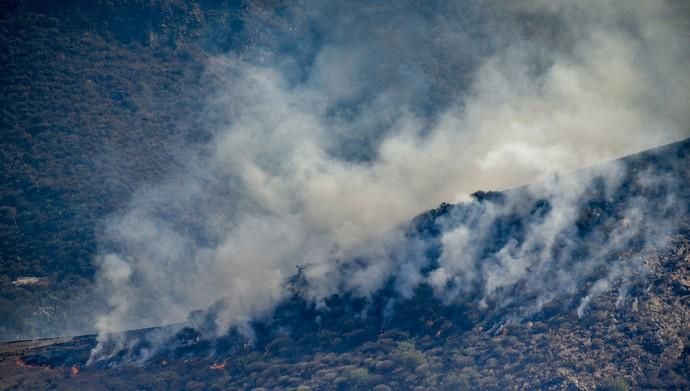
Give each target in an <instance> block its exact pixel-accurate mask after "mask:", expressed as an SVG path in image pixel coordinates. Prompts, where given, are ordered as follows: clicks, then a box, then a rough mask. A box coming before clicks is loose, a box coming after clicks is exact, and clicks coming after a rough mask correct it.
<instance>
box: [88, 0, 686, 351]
mask: <svg viewBox="0 0 690 391" xmlns="http://www.w3.org/2000/svg"><path fill="white" fill-rule="evenodd" d="M307 3H308V4H301V5H297V6H290V7H287V8H281V9H272V8H260V7H254V8H251V9H250V11H249V13H248V16H247V21H246V22H247V29H248V31H250V32H251V37H253V42H251V46H250V48H248V49H247V48H245V49H243V50H242V51H237V52H231V53H228V54H227V55H224V56H221V57H217V58H213V59H212V60H211V61H209V64H208V72H209V73H210V74H212V75H213V78H214V80H217V81H218V84H217V85H215V86H210V87H209V88H210V91H211V93H210V94H209V110H210V111H213V112H216V113H223V115H225V116H226V117H227V126H226V127H224V128H222V129H214V131H215V132H216V133H215V137H214V139H213V141H212V143H210V144H209V145H208V146H207V148H206V154H205V155H204V156H190V160H189V161H190V163H189V165H188V167H187V169H186V170H185V171H184V172H181V173H179V174H178V175H176V176H174V177H172V178H169V179H167V180H165V181H163V182H162V183H158V184H154V185H152V186H150V187H148V188H145V189H141V191H139V192H138V193H137V194H135V195H134V196H133V198H132V201H131V204H130V207H129V208H128V209H127V210H125V211H123V212H122V213H121V214H119V215H117V216H114V217H113V218H112V219H110V220H109V221H108V222H107V229H106V233H105V236H104V240H103V247H102V254H101V256H100V257H99V259H98V264H99V265H100V272H99V276H100V277H99V280H100V283H101V286H102V288H103V290H104V292H106V294H107V296H108V297H109V300H110V304H111V306H112V310H111V311H110V312H108V313H107V314H104V315H103V316H101V317H100V318H99V319H98V321H97V327H98V329H99V330H100V331H102V332H104V333H105V332H111V331H115V330H122V329H128V328H135V327H141V326H149V325H156V324H161V323H170V322H176V321H181V320H183V319H185V317H186V316H187V314H188V313H189V312H190V311H191V310H194V309H199V308H207V307H209V306H211V305H212V304H214V303H216V302H218V301H219V300H221V299H222V302H223V306H222V310H221V311H220V312H219V317H218V319H217V327H218V330H219V331H221V332H222V331H223V330H227V328H228V327H229V326H231V325H233V324H236V323H237V322H241V321H242V320H243V319H246V318H247V317H250V318H251V317H256V316H261V315H262V314H266V313H267V312H268V311H270V310H271V309H272V308H273V306H274V305H275V303H276V302H277V301H278V300H279V299H280V298H281V296H282V293H283V292H282V282H283V280H284V278H285V277H286V276H288V275H290V274H292V273H293V272H294V271H295V267H296V266H297V265H300V264H307V263H309V264H312V265H316V266H315V267H312V268H310V272H309V276H308V278H309V279H310V286H311V287H312V288H313V289H312V292H310V294H311V295H312V296H313V298H314V300H316V301H318V300H319V299H320V298H322V297H323V296H324V295H327V294H331V293H337V292H342V291H345V290H347V291H352V292H355V293H357V294H361V295H368V294H370V293H371V292H373V291H375V290H376V289H378V288H380V287H381V285H382V284H383V283H384V282H385V280H386V279H387V278H389V277H390V275H391V274H392V273H400V274H404V275H405V276H406V277H405V278H401V281H405V282H404V283H402V282H401V285H400V291H401V293H403V294H404V293H405V292H409V291H410V290H411V288H412V287H413V286H414V285H415V284H418V283H421V282H422V281H423V278H422V276H421V274H419V270H418V267H419V265H418V264H415V262H413V261H410V262H408V263H406V264H405V265H396V264H395V263H394V262H393V261H392V259H393V258H392V257H391V256H390V249H391V248H395V245H394V244H395V243H397V242H396V239H395V235H396V234H395V233H393V234H388V235H384V234H385V233H387V232H390V231H392V230H393V228H395V227H396V226H397V225H398V224H400V223H402V222H404V221H407V220H409V219H410V218H411V217H412V216H414V215H416V214H418V213H419V212H421V211H423V210H426V209H428V208H432V207H435V206H436V205H438V204H439V203H441V202H443V201H458V200H466V199H467V194H469V193H470V192H473V191H475V190H478V189H504V188H508V187H513V186H516V185H519V184H523V183H526V182H530V181H534V180H536V179H540V178H544V177H545V176H546V175H547V174H548V173H552V172H567V171H571V170H573V169H576V168H580V167H583V166H587V165H591V164H594V163H597V162H601V161H604V160H608V159H612V158H615V157H618V156H622V155H624V154H628V153H632V152H635V151H638V150H641V149H645V148H649V147H652V146H656V145H659V144H662V143H666V142H670V141H674V140H679V139H682V138H684V137H687V136H688V128H687V124H688V123H689V121H688V120H689V119H690V118H688V117H689V116H690V112H688V110H687V106H688V102H689V95H688V94H689V93H690V81H689V79H688V72H687V70H688V69H690V57H689V56H688V47H687V41H688V38H689V37H690V36H689V35H688V28H687V27H688V24H687V19H684V17H683V15H687V13H684V12H682V11H686V9H684V8H682V7H684V6H682V5H676V4H675V3H664V2H661V1H626V2H608V1H586V2H577V3H572V2H559V1H555V2H554V1H525V2H520V3H514V2H510V3H507V2H506V3H504V2H491V1H489V2H475V1H464V2H455V1H454V2H448V3H446V2H441V1H439V2H428V3H423V4H418V2H415V1H409V2H399V1H391V2H377V3H376V4H375V5H372V4H369V3H368V2H354V3H352V2H347V3H340V2H334V3H328V4H326V2H313V3H310V2H307ZM679 15H680V16H679ZM216 116H217V115H216ZM214 118H215V117H214ZM615 171H616V170H613V171H611V172H607V173H606V175H603V177H604V178H607V183H610V186H612V187H615V186H617V184H616V178H617V174H616V172H615ZM575 178H580V179H581V180H582V181H589V179H583V178H581V177H573V180H571V181H570V182H568V181H560V182H559V181H557V182H556V183H555V185H554V186H547V185H544V186H545V187H544V188H542V189H541V190H539V191H540V192H541V193H540V194H542V196H543V197H546V198H548V199H549V200H550V202H551V203H552V205H553V211H555V212H552V213H550V214H549V215H548V217H547V218H545V219H544V220H543V221H541V222H540V223H539V224H535V225H534V226H533V227H530V229H528V231H527V232H528V237H527V238H526V239H525V240H524V242H522V243H520V245H519V246H517V245H515V246H512V247H511V246H508V245H507V246H506V247H505V248H504V249H502V250H501V251H500V252H499V253H498V255H497V258H496V259H497V260H498V262H494V263H492V264H491V266H488V265H487V266H481V267H480V266H477V264H476V263H473V261H470V260H473V259H476V257H474V256H472V255H470V252H471V251H474V249H475V246H473V245H474V244H476V243H478V242H481V241H482V240H485V239H486V238H487V236H485V234H484V233H483V231H482V222H483V221H490V219H491V216H494V214H495V213H498V212H497V211H495V210H485V211H483V212H482V213H484V216H485V217H482V219H481V221H477V222H475V223H473V224H474V225H468V224H460V223H458V222H455V223H453V224H451V223H449V228H448V231H447V232H446V233H445V235H444V236H443V240H442V242H443V246H444V249H443V255H442V258H441V264H440V268H439V269H438V270H436V271H435V272H434V273H433V274H432V276H431V280H430V281H429V282H430V283H431V284H432V286H434V287H435V289H437V291H438V294H439V295H443V296H444V297H447V298H449V299H452V298H453V297H457V296H458V295H462V294H463V289H465V287H469V286H473V285H472V284H473V283H474V282H475V281H479V280H478V278H479V277H477V276H478V275H481V276H482V277H481V281H484V282H483V284H484V285H483V287H482V288H481V289H482V290H483V292H484V294H485V295H486V297H487V300H489V302H490V300H491V298H492V294H493V293H494V292H496V291H498V290H500V288H501V287H504V286H507V285H510V284H512V283H513V282H514V281H516V280H517V279H521V278H524V277H525V276H527V274H528V273H530V272H531V271H532V270H535V269H539V268H540V267H542V265H544V263H546V262H549V254H550V253H549V251H551V250H552V249H553V243H555V242H556V241H557V240H558V237H559V236H558V235H560V234H562V232H563V230H564V229H565V228H567V227H568V226H569V224H572V222H573V221H574V218H575V210H576V208H578V205H580V201H581V199H582V194H581V192H582V191H583V190H584V189H585V188H586V187H585V186H583V183H578V182H577V180H576V179H575ZM511 202H520V201H519V200H514V201H511ZM626 210H627V211H628V212H629V213H630V215H629V216H628V220H629V221H630V224H631V226H635V227H637V228H639V230H636V231H635V232H634V233H628V232H626V231H625V230H621V231H620V232H619V231H616V233H615V235H614V237H613V238H612V239H611V238H610V239H611V241H607V242H606V243H610V244H611V246H615V245H616V243H618V242H616V240H620V243H624V242H625V240H627V239H626V238H627V236H626V235H629V234H630V235H634V234H640V232H642V231H644V230H645V229H646V228H644V227H643V226H641V225H640V223H641V222H644V221H646V218H647V216H646V215H645V211H646V210H648V208H647V209H644V208H641V207H638V206H635V205H630V207H629V208H628V209H626ZM487 216H488V217H487ZM640 230H641V231H640ZM619 236H620V237H619ZM372 238H383V239H382V241H383V243H384V244H380V245H372V244H371V242H372V241H369V239H372ZM386 241H388V242H386ZM386 243H388V245H386ZM611 250H612V248H607V249H602V250H601V251H602V252H606V251H611ZM400 251H408V252H410V251H411V252H412V254H414V251H415V250H414V249H409V248H406V249H404V250H403V249H400ZM361 252H365V253H366V254H367V257H368V258H369V259H373V260H377V259H380V262H369V263H368V264H367V266H366V267H365V268H361V269H355V270H354V271H353V272H352V273H351V274H349V275H348V276H347V277H348V278H347V279H346V280H343V278H342V276H341V277H334V270H335V269H334V268H335V260H339V261H343V260H345V259H349V258H350V257H351V256H352V255H353V254H355V255H356V254H358V253H361ZM405 257H406V259H411V258H412V259H413V258H414V257H411V255H410V254H406V255H405ZM603 258H605V257H603V256H602V257H596V258H594V259H597V260H601V259H603ZM587 267H592V265H582V266H581V268H579V269H578V270H570V269H568V268H564V269H563V273H564V274H563V275H561V276H559V277H558V278H557V279H553V280H551V283H552V284H553V287H554V289H555V288H556V287H558V288H559V289H565V290H569V289H571V290H574V289H576V287H570V286H568V285H567V283H568V282H569V281H571V282H573V283H576V282H577V281H579V280H578V279H569V278H568V274H567V273H569V272H571V271H572V272H573V273H576V272H577V273H585V271H583V270H584V269H582V268H587ZM612 273H613V272H612ZM534 276H535V278H536V277H543V276H544V275H543V274H539V273H535V274H534ZM602 281H609V279H603V280H602ZM563 284H565V285H563ZM601 284H605V283H604V282H602V283H601ZM542 286H543V285H542ZM603 288H604V286H603V285H601V286H599V287H598V288H596V289H600V290H601V289H603ZM539 297H541V299H540V300H548V295H547V296H543V295H541V296H539ZM537 304H538V303H537ZM585 304H586V303H585ZM103 338H105V337H103Z"/></svg>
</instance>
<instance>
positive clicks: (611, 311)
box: [0, 140, 690, 390]
mask: <svg viewBox="0 0 690 391" xmlns="http://www.w3.org/2000/svg"><path fill="white" fill-rule="evenodd" d="M689 155H690V140H686V141H684V142H681V143H676V144H673V145H669V146H666V147H662V148H658V149H656V150H652V151H648V152H645V153H641V154H639V155H635V156H631V157H628V158H626V159H624V160H623V161H622V163H624V164H625V172H624V174H623V179H622V183H623V184H622V185H621V186H620V188H619V189H620V190H619V191H618V192H616V193H615V194H610V195H608V196H605V192H604V193H602V192H600V191H597V190H596V186H595V187H594V188H592V189H591V192H590V193H589V196H588V200H589V201H588V202H587V203H586V206H585V207H583V208H582V209H581V210H580V211H579V212H578V213H579V216H580V217H579V219H578V222H577V224H576V225H577V227H576V228H577V232H579V233H578V234H577V235H580V236H581V237H582V239H583V241H582V244H583V245H584V244H585V243H588V242H591V241H593V240H596V239H595V236H592V235H594V234H593V233H594V232H598V234H606V233H607V232H612V231H613V230H615V228H616V226H620V225H621V224H626V223H625V221H624V220H621V218H622V217H621V216H620V215H619V213H620V210H621V207H620V205H622V204H625V203H626V202H627V200H630V199H636V198H637V197H643V198H645V199H647V200H648V201H652V202H656V201H658V202H662V200H663V198H664V194H665V193H666V192H667V191H670V189H664V188H661V187H658V186H655V187H649V186H647V185H645V184H644V182H640V181H639V180H637V178H638V177H639V176H640V175H641V173H643V172H650V171H651V172H654V173H655V175H662V176H667V177H669V178H674V181H673V183H676V184H678V186H677V187H675V188H673V192H674V194H675V197H677V198H678V199H679V200H680V201H681V202H680V203H678V205H680V206H681V207H680V208H676V209H675V210H674V215H672V216H663V217H664V219H665V220H668V221H672V222H673V223H674V224H673V225H672V227H673V229H671V230H668V231H664V232H663V233H662V236H663V240H662V241H660V242H658V243H659V244H655V245H654V246H653V247H645V246H642V245H640V246H638V245H636V244H635V243H636V241H638V240H641V239H640V238H637V239H633V241H632V242H630V243H627V244H626V246H625V248H624V249H622V251H620V252H617V253H615V254H611V258H610V259H609V261H608V263H607V264H606V265H605V266H604V267H606V268H615V267H616V265H618V264H620V263H622V262H625V259H627V258H634V257H635V256H640V257H641V259H642V260H643V265H644V267H643V268H641V269H636V271H634V272H633V273H632V274H631V275H629V276H628V277H627V279H626V280H625V281H624V282H625V285H626V287H627V288H626V289H625V290H622V289H620V288H621V287H620V286H617V284H620V283H621V281H618V282H615V281H612V282H611V285H610V286H606V287H604V288H603V289H601V290H600V291H599V294H598V295H596V296H593V297H592V298H591V300H589V301H588V302H587V303H588V305H587V306H586V308H585V309H584V310H582V309H581V308H580V307H581V304H582V299H583V298H584V297H585V296H586V295H588V292H592V288H593V285H594V284H595V283H596V282H597V281H598V279H599V278H600V276H601V275H605V274H606V272H605V271H604V270H594V271H592V274H591V275H589V276H588V277H587V278H588V281H589V282H586V283H585V284H584V285H583V286H581V287H579V288H578V290H577V292H576V293H574V294H573V295H563V296H557V297H556V298H555V299H554V300H552V301H550V302H548V303H546V304H544V305H543V306H541V307H539V308H537V309H536V310H531V311H527V312H523V311H522V310H519V311H518V309H520V308H522V306H523V305H525V303H527V304H528V303H530V302H531V300H532V295H533V294H534V292H531V290H530V286H529V285H528V284H520V283H518V284H516V285H514V286H512V287H511V288H510V289H509V291H508V292H505V294H506V295H508V296H510V297H511V298H513V299H514V300H513V301H510V302H508V304H507V305H502V304H501V303H503V297H504V296H503V294H502V293H499V294H498V295H497V296H492V300H493V302H490V303H488V305H487V304H486V303H482V302H481V299H482V297H481V295H479V294H467V295H465V296H461V297H459V298H457V299H456V300H454V301H452V302H443V301H441V300H439V299H438V298H437V296H436V295H434V292H433V290H432V288H431V287H430V286H429V285H425V284H422V285H420V286H419V287H418V288H416V289H415V291H414V293H413V295H412V296H411V297H409V298H404V297H400V296H399V295H398V294H397V293H396V292H395V290H394V289H393V288H392V286H393V285H394V284H395V282H394V281H393V280H391V284H390V285H389V286H391V288H390V289H388V288H386V289H383V290H382V291H380V292H378V293H376V294H375V295H374V296H372V297H371V298H369V299H362V298H357V297H356V296H349V295H345V296H343V295H334V296H331V297H330V298H329V299H328V300H327V302H326V307H318V306H315V305H314V304H313V303H310V301H309V300H306V299H305V298H304V297H303V296H302V293H301V292H302V291H301V289H302V287H303V286H304V284H306V283H307V282H306V281H305V280H304V279H303V278H302V277H301V276H302V274H303V273H304V272H305V269H308V268H309V266H308V265H305V266H304V267H303V268H300V270H299V271H298V273H296V274H295V276H294V277H293V278H292V279H290V280H289V281H288V282H287V285H286V289H289V290H290V291H291V292H293V293H292V295H291V296H289V297H288V298H287V299H286V300H285V301H284V302H283V303H282V304H280V305H279V306H278V308H277V309H276V310H275V312H274V314H273V315H272V316H270V317H269V318H268V319H264V320H256V321H254V322H251V323H250V324H248V325H246V326H241V327H238V328H235V329H233V330H232V331H231V332H230V333H229V334H227V335H225V336H221V337H215V336H213V332H212V327H213V326H212V325H210V324H209V323H208V322H211V315H212V313H213V311H214V310H213V308H212V309H210V310H208V311H205V312H199V313H195V314H192V316H191V317H190V320H189V321H188V322H187V323H186V324H184V325H171V326H168V327H164V328H155V329H147V330H140V331H134V332H129V333H124V334H120V335H118V336H114V337H113V338H111V339H110V341H111V342H109V343H111V344H115V345H112V346H110V347H109V348H108V347H106V349H110V353H111V354H109V355H107V356H104V357H100V358H98V357H96V359H94V357H92V356H91V353H92V350H93V349H94V348H95V346H96V338H95V337H94V336H86V337H79V338H74V339H68V340H65V339H61V340H54V341H45V342H42V341H37V342H35V343H34V344H33V345H32V344H30V343H10V344H5V345H4V346H3V353H2V362H0V368H1V369H0V371H2V372H0V373H2V377H1V378H2V382H3V383H2V386H3V387H4V388H8V389H30V388H48V387H56V388H58V389H61V388H64V389H73V388H75V387H96V385H97V384H98V385H99V387H100V385H103V386H104V387H105V388H107V389H142V388H143V389H170V388H175V389H178V388H179V389H183V388H184V389H207V388H210V389H238V390H239V389H253V388H256V389H261V388H262V387H263V388H265V389H296V388H297V389H299V387H302V388H301V389H325V390H329V389H376V390H388V389H449V390H456V389H583V390H592V389H595V388H598V389H627V387H629V386H632V387H634V388H643V389H686V388H688V387H690V384H689V383H688V378H690V377H689V376H688V375H689V374H690V355H689V353H690V329H689V328H688V324H690V323H689V322H690V306H689V303H688V300H689V299H690V280H688V276H690V219H689V218H688V214H687V210H688V209H687V205H688V201H689V200H690V188H689V187H688V180H687V179H688V176H689V175H690V166H688V162H690V159H688V158H689V157H690V156H689ZM619 163H620V162H619ZM611 164H613V163H609V165H611ZM602 167H606V165H604V166H601V167H598V168H594V169H590V170H584V171H581V172H577V173H573V174H570V175H571V176H577V175H587V172H588V171H594V172H597V171H601V169H602ZM528 188H529V186H528V187H526V188H520V189H514V190H510V191H507V192H504V193H495V192H490V193H483V192H480V193H476V194H475V195H474V201H471V202H468V203H464V204H457V205H448V204H445V205H442V206H441V207H440V208H438V209H436V210H433V211H430V212H428V213H425V214H423V215H421V216H419V217H417V218H416V219H415V220H414V221H413V222H412V223H410V225H409V227H407V228H405V231H406V237H407V238H408V240H414V239H415V238H420V237H422V238H424V240H425V241H426V242H427V243H431V245H430V246H429V247H428V248H427V252H428V254H429V259H430V260H431V262H430V264H429V267H428V269H427V270H426V271H425V273H427V274H429V273H432V272H433V270H434V269H436V268H438V265H437V264H435V262H434V260H438V250H435V249H434V248H435V247H436V246H437V245H438V242H436V243H437V244H436V245H434V244H433V243H435V240H436V239H438V238H440V236H441V234H442V233H443V232H444V231H445V230H448V229H449V228H448V225H447V223H445V222H444V221H445V219H447V218H448V217H449V216H452V215H467V214H468V211H470V210H471V209H472V208H476V207H477V205H486V204H487V203H488V204H491V203H494V204H500V203H502V202H505V200H506V199H509V198H510V197H515V196H516V194H520V193H521V192H525V191H526V189H528ZM520 197H523V196H520ZM531 202H532V203H533V205H534V208H532V210H531V211H530V210H527V211H525V210H522V211H518V210H516V211H514V213H513V214H511V216H512V217H511V218H510V219H509V221H506V220H503V221H498V220H496V221H495V224H498V225H496V228H497V229H498V228H500V227H501V226H502V227H503V228H501V229H500V230H499V231H496V232H497V234H496V236H495V241H496V242H500V241H503V240H507V239H508V238H519V237H520V235H521V233H520V231H521V229H522V228H520V227H522V226H524V225H526V224H528V220H530V219H534V218H537V217H535V216H538V215H539V213H536V212H535V211H539V210H540V208H543V207H544V204H543V201H541V202H540V200H532V201H531ZM683 205H684V206H685V207H683ZM535 213H536V214H535ZM547 213H548V212H547ZM612 223H613V225H612ZM505 224H508V225H505ZM659 229H661V227H659ZM486 245H487V246H489V247H491V246H494V247H495V243H486ZM487 251H491V250H487ZM583 251H585V253H583V254H581V256H580V257H574V258H570V259H569V261H571V262H574V263H575V264H574V265H565V264H564V265H561V266H560V267H561V268H565V269H567V268H569V267H576V266H577V264H578V263H585V262H586V261H587V258H588V256H593V255H592V254H589V255H588V254H587V253H586V250H583ZM487 259H489V258H487ZM401 261H402V259H401ZM364 262H365V261H364ZM485 262H488V260H485ZM344 267H346V266H344ZM342 272H343V273H347V270H345V269H343V271H342ZM526 280H527V278H526ZM623 291H624V292H625V295H624V296H621V292H623ZM500 304H501V305H500ZM247 326H249V330H250V332H249V331H247V330H248V328H247ZM607 387H608V388H607Z"/></svg>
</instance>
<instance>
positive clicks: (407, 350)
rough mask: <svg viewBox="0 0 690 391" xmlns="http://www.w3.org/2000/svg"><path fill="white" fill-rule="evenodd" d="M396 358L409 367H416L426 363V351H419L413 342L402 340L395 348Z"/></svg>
mask: <svg viewBox="0 0 690 391" xmlns="http://www.w3.org/2000/svg"><path fill="white" fill-rule="evenodd" d="M394 358H395V360H396V361H398V362H399V363H400V364H401V365H403V366H405V367H407V368H408V369H415V368H417V367H419V366H421V365H424V364H426V357H424V353H422V352H420V351H418V350H417V349H416V348H415V346H414V344H413V343H411V342H400V343H399V344H398V348H397V349H396V350H395V353H394Z"/></svg>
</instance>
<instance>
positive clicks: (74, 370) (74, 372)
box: [70, 365, 79, 376]
mask: <svg viewBox="0 0 690 391" xmlns="http://www.w3.org/2000/svg"><path fill="white" fill-rule="evenodd" d="M70 372H72V376H77V375H78V374H79V367H78V366H76V365H75V366H73V367H72V368H71V369H70Z"/></svg>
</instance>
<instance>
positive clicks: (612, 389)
mask: <svg viewBox="0 0 690 391" xmlns="http://www.w3.org/2000/svg"><path fill="white" fill-rule="evenodd" d="M629 389H630V386H629V385H628V383H627V382H626V381H625V379H623V378H620V377H617V378H614V379H608V380H606V381H604V382H603V383H602V384H600V385H599V386H598V387H597V391H628V390H629Z"/></svg>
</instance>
